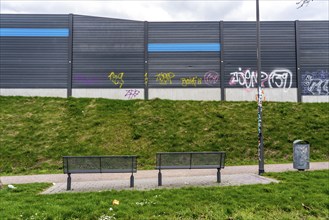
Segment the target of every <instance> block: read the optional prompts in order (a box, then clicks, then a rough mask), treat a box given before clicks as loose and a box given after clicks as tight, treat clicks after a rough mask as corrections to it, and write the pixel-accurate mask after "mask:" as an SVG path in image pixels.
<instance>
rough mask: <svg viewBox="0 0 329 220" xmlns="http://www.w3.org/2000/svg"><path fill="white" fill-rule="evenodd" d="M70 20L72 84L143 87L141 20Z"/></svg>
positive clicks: (77, 85)
mask: <svg viewBox="0 0 329 220" xmlns="http://www.w3.org/2000/svg"><path fill="white" fill-rule="evenodd" d="M73 20H74V27H73V79H72V81H73V88H120V87H122V88H143V87H144V22H138V21H130V20H121V19H110V18H100V17H90V16H80V15H74V19H73ZM112 72H113V74H112V76H111V77H109V75H111V73H112ZM122 73H123V74H122Z"/></svg>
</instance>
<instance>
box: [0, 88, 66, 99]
mask: <svg viewBox="0 0 329 220" xmlns="http://www.w3.org/2000/svg"><path fill="white" fill-rule="evenodd" d="M0 95H1V96H40V97H62V98H66V97H67V89H0Z"/></svg>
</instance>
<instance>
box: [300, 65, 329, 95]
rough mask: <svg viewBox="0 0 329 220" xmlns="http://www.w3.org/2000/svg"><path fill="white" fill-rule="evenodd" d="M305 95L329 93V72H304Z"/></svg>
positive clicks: (303, 92)
mask: <svg viewBox="0 0 329 220" xmlns="http://www.w3.org/2000/svg"><path fill="white" fill-rule="evenodd" d="M301 86H302V94H303V95H329V72H328V70H320V71H317V72H305V73H304V74H302V85H301Z"/></svg>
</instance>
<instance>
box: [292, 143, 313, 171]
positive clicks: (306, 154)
mask: <svg viewBox="0 0 329 220" xmlns="http://www.w3.org/2000/svg"><path fill="white" fill-rule="evenodd" d="M293 148H294V169H298V170H300V171H304V170H305V169H310V144H309V142H307V141H303V140H295V141H294V143H293Z"/></svg>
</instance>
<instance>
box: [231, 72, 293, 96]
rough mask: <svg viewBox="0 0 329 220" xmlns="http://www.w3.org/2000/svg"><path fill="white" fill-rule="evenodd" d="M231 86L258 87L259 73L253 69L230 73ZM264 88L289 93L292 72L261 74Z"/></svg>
mask: <svg viewBox="0 0 329 220" xmlns="http://www.w3.org/2000/svg"><path fill="white" fill-rule="evenodd" d="M230 75H231V78H230V81H229V85H231V86H234V85H240V86H243V87H245V88H255V86H256V85H257V71H252V70H251V68H246V69H242V68H239V71H237V72H232V73H230ZM261 85H262V87H266V86H268V87H269V88H283V89H284V91H287V90H288V89H290V88H291V86H292V72H291V71H290V70H288V69H275V70H273V71H272V72H271V73H269V74H268V73H266V72H261Z"/></svg>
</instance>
